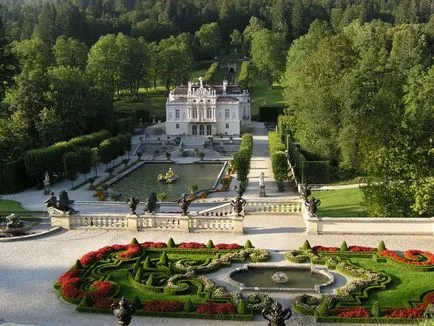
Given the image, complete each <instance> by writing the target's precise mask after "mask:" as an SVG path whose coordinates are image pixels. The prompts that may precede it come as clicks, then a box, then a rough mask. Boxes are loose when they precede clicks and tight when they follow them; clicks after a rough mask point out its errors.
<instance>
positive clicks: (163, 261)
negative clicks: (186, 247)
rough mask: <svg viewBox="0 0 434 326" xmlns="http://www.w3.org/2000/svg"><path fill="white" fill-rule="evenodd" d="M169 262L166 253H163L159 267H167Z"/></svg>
mask: <svg viewBox="0 0 434 326" xmlns="http://www.w3.org/2000/svg"><path fill="white" fill-rule="evenodd" d="M168 262H169V259H168V258H167V254H166V252H163V253H162V254H161V256H160V259H159V260H158V263H157V264H158V265H164V266H167V263H168Z"/></svg>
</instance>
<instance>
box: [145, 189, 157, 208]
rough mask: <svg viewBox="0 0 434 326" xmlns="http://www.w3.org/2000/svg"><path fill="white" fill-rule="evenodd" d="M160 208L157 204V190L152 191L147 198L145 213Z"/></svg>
mask: <svg viewBox="0 0 434 326" xmlns="http://www.w3.org/2000/svg"><path fill="white" fill-rule="evenodd" d="M157 208H158V205H157V195H156V194H155V192H152V193H151V194H150V195H149V196H148V199H147V200H146V204H145V210H144V211H145V213H146V212H148V213H152V212H155V211H156V210H157Z"/></svg>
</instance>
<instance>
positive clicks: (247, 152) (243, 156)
mask: <svg viewBox="0 0 434 326" xmlns="http://www.w3.org/2000/svg"><path fill="white" fill-rule="evenodd" d="M252 148H253V136H252V135H251V134H244V135H243V137H242V138H241V144H240V149H239V151H238V152H237V153H235V154H234V155H233V160H234V167H235V170H236V171H237V179H238V180H239V181H240V182H242V183H246V182H247V175H248V174H249V172H250V159H251V157H252Z"/></svg>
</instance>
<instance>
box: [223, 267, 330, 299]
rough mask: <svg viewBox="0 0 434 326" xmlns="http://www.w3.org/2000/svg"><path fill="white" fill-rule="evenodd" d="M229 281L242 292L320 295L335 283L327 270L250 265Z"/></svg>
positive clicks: (234, 274)
mask: <svg viewBox="0 0 434 326" xmlns="http://www.w3.org/2000/svg"><path fill="white" fill-rule="evenodd" d="M228 281H229V282H230V283H232V284H234V285H236V286H237V287H239V289H240V290H241V291H243V290H245V291H250V290H255V291H257V290H260V291H284V292H311V293H314V292H316V293H320V291H321V288H322V287H326V286H328V285H330V284H332V283H333V282H334V277H333V275H332V274H331V273H330V272H329V271H328V270H327V269H318V268H316V269H313V270H311V268H310V266H307V265H303V264H301V265H291V266H282V265H275V264H248V265H245V266H244V267H242V268H237V269H235V270H234V271H232V272H231V273H230V275H229V277H228Z"/></svg>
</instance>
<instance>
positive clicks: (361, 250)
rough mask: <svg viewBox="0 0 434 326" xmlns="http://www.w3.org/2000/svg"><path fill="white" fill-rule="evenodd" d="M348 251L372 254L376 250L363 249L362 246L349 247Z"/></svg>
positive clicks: (370, 248)
mask: <svg viewBox="0 0 434 326" xmlns="http://www.w3.org/2000/svg"><path fill="white" fill-rule="evenodd" d="M348 249H349V250H350V251H352V252H374V251H377V249H376V248H372V247H363V246H349V248H348Z"/></svg>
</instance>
